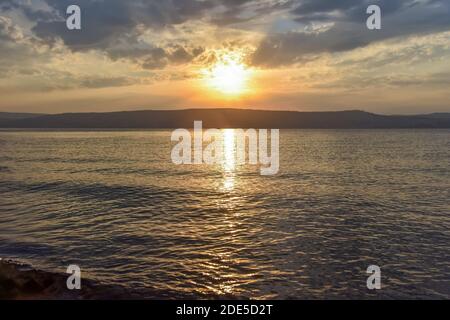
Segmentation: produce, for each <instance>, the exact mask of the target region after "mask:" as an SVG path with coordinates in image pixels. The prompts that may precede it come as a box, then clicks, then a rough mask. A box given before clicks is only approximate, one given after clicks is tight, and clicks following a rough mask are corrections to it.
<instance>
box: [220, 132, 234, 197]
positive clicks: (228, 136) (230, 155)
mask: <svg viewBox="0 0 450 320" xmlns="http://www.w3.org/2000/svg"><path fill="white" fill-rule="evenodd" d="M222 132H223V154H224V157H223V162H222V168H223V172H224V178H223V189H224V190H227V191H231V190H233V189H234V185H235V169H236V157H235V156H236V149H235V132H234V129H224V130H222Z"/></svg>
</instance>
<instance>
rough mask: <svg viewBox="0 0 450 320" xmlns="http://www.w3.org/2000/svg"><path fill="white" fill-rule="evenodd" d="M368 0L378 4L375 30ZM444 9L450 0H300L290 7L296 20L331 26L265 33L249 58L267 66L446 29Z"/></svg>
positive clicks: (447, 21) (449, 25)
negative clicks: (379, 22)
mask: <svg viewBox="0 0 450 320" xmlns="http://www.w3.org/2000/svg"><path fill="white" fill-rule="evenodd" d="M369 3H373V4H379V5H380V7H381V9H382V29H381V30H375V31H374V30H368V29H367V27H366V19H367V17H368V15H367V14H366V9H367V6H368V4H369ZM449 8H450V2H448V1H445V0H442V1H437V0H434V1H429V2H421V3H419V2H417V1H416V0H405V1H400V0H389V1H387V0H381V1H354V0H344V1H325V0H319V1H316V0H314V1H311V0H306V1H302V2H301V4H300V5H299V6H297V7H296V8H295V9H294V10H293V11H292V13H293V14H294V19H295V20H296V21H298V22H303V23H305V24H309V23H311V22H312V21H314V20H315V19H316V20H317V21H320V22H324V21H325V22H330V23H332V25H330V26H329V27H328V28H327V29H326V30H325V31H317V32H313V31H309V32H307V31H304V32H286V33H279V34H274V35H269V36H267V37H266V38H265V39H264V40H263V41H262V42H261V44H260V45H259V47H258V48H257V50H256V51H255V53H254V55H253V58H252V62H253V64H254V65H260V66H271V67H275V66H280V65H288V64H292V63H298V62H302V61H305V60H307V59H311V57H312V56H314V55H318V54H322V53H333V52H341V51H347V50H352V49H356V48H360V47H363V46H366V45H368V44H371V43H373V42H377V41H382V40H386V39H392V38H395V37H405V36H410V35H420V34H427V33H432V32H439V31H445V30H450V19H449V17H450V9H449ZM314 18H315V19H314Z"/></svg>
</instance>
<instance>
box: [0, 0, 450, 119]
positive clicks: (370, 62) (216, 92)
mask: <svg viewBox="0 0 450 320" xmlns="http://www.w3.org/2000/svg"><path fill="white" fill-rule="evenodd" d="M74 4H75V5H78V6H79V7H80V8H81V30H69V29H68V28H67V26H66V19H67V17H68V14H67V13H66V10H67V7H68V6H70V5H74ZM371 4H376V5H378V6H379V7H380V8H381V14H382V16H381V29H380V30H369V29H368V28H367V26H366V20H367V18H368V17H369V15H368V14H367V13H366V9H367V7H368V6H369V5H371ZM449 61H450V1H448V0H340V1H336V0H257V1H255V0H130V1H124V0H0V111H8V112H38V113H65V112H105V111H119V110H143V109H184V108H216V107H221V108H222V107H231V108H252V109H273V110H298V111H334V110H355V109H358V110H365V111H369V112H374V113H382V114H418V113H432V112H450V63H449Z"/></svg>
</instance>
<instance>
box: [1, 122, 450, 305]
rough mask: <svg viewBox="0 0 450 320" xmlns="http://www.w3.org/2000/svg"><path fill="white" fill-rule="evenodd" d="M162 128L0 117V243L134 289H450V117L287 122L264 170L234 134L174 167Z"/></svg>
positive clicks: (343, 294)
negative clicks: (419, 124) (248, 158)
mask: <svg viewBox="0 0 450 320" xmlns="http://www.w3.org/2000/svg"><path fill="white" fill-rule="evenodd" d="M170 133H171V132H170V131H140V132H137V131H129V132H124V131H115V132H55V131H50V132H42V131H41V132H12V131H6V132H5V131H4V132H0V257H2V258H12V259H16V260H19V261H24V262H27V263H30V264H32V265H33V266H34V267H36V268H39V269H42V270H46V271H51V272H65V269H66V268H67V266H68V265H69V264H72V263H75V264H78V265H79V266H80V267H81V268H82V272H83V276H86V277H89V278H91V279H94V280H97V281H99V282H101V283H105V284H113V285H119V286H124V287H126V288H128V289H130V290H135V291H138V292H140V294H141V295H142V297H175V296H177V297H198V298H207V297H217V296H219V297H220V296H227V295H232V296H236V297H249V298H450V162H449V159H450V131H449V130H417V131H413V130H291V131H289V130H287V131H282V132H281V136H280V144H281V147H280V148H281V149H280V163H281V166H280V173H279V174H278V175H276V176H266V177H264V176H260V174H259V170H258V168H257V167H255V166H236V164H235V163H234V161H233V157H232V155H233V147H232V146H231V147H230V145H229V144H228V145H227V144H225V145H226V149H227V150H226V152H227V154H228V157H226V159H225V163H224V164H222V165H218V166H214V167H212V166H175V165H173V164H172V162H171V160H170V151H171V143H170ZM228 135H232V134H231V133H230V132H229V133H228ZM371 264H376V265H378V266H380V267H381V270H382V289H381V290H379V291H376V292H372V291H369V290H368V289H367V287H366V279H367V276H368V275H367V274H366V268H367V267H368V266H369V265H371Z"/></svg>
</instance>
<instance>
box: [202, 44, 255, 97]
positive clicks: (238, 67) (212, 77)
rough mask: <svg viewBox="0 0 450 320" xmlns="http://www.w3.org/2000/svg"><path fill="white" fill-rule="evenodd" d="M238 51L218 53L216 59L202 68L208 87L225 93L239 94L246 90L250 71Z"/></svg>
mask: <svg viewBox="0 0 450 320" xmlns="http://www.w3.org/2000/svg"><path fill="white" fill-rule="evenodd" d="M243 60H244V56H243V54H242V53H239V52H226V53H220V54H218V58H217V61H216V62H215V63H214V64H213V65H211V66H210V67H209V68H207V69H204V70H203V75H204V80H205V83H206V84H207V85H208V87H210V88H212V89H214V90H216V91H219V92H221V93H223V94H226V95H239V94H242V93H244V92H245V91H247V89H248V81H249V78H250V74H251V71H250V70H249V68H248V67H247V66H246V65H245V63H244V62H243Z"/></svg>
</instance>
